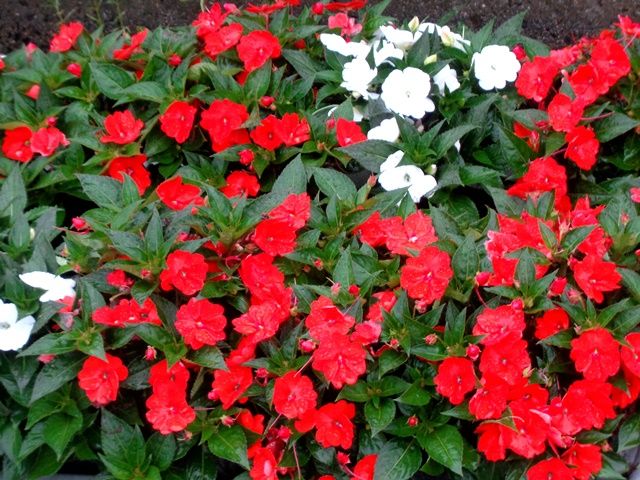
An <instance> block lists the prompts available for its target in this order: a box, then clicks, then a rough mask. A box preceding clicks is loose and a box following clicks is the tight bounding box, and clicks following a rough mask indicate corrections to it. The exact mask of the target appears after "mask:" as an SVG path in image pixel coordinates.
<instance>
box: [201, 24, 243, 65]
mask: <svg viewBox="0 0 640 480" xmlns="http://www.w3.org/2000/svg"><path fill="white" fill-rule="evenodd" d="M241 37H242V25H240V24H239V23H232V24H231V25H228V26H226V27H222V28H220V29H219V30H216V31H215V32H209V33H207V34H206V35H205V36H204V51H205V53H206V54H207V55H208V56H209V57H210V58H211V59H213V60H215V59H216V57H217V56H218V55H220V54H221V53H223V52H226V51H227V50H230V49H231V48H233V47H235V46H236V45H237V44H238V42H239V41H240V38H241Z"/></svg>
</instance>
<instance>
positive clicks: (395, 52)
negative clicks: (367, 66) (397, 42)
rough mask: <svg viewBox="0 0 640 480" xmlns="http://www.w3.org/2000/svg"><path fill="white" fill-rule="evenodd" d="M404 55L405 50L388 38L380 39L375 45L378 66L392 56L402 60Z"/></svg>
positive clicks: (374, 50) (374, 55)
mask: <svg viewBox="0 0 640 480" xmlns="http://www.w3.org/2000/svg"><path fill="white" fill-rule="evenodd" d="M403 57H404V52H403V51H402V50H401V49H399V48H396V47H395V46H394V45H393V43H391V42H387V41H386V40H380V41H379V42H378V43H377V44H376V45H375V46H374V47H373V59H374V61H375V62H376V67H379V66H380V65H381V64H383V63H384V62H388V61H389V59H390V58H397V59H398V60H402V58H403Z"/></svg>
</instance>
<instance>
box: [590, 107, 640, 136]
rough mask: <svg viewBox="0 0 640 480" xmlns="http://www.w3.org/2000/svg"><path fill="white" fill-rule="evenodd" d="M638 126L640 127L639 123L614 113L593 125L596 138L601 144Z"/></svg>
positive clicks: (622, 114)
mask: <svg viewBox="0 0 640 480" xmlns="http://www.w3.org/2000/svg"><path fill="white" fill-rule="evenodd" d="M638 125H640V121H638V120H634V119H633V118H631V117H628V116H627V115H625V114H624V113H618V112H614V113H613V114H612V115H610V116H609V117H607V118H605V119H603V120H600V121H599V122H597V123H596V124H595V131H596V137H598V140H600V142H601V143H606V142H610V141H611V140H613V139H614V138H617V137H619V136H620V135H622V134H624V133H627V132H628V131H629V130H631V129H633V128H636V127H637V126H638Z"/></svg>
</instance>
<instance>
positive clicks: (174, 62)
mask: <svg viewBox="0 0 640 480" xmlns="http://www.w3.org/2000/svg"><path fill="white" fill-rule="evenodd" d="M167 61H168V62H169V65H171V66H172V67H177V66H178V65H180V64H181V63H182V57H181V56H180V55H178V54H177V53H174V54H173V55H171V56H170V57H169V59H168V60H167Z"/></svg>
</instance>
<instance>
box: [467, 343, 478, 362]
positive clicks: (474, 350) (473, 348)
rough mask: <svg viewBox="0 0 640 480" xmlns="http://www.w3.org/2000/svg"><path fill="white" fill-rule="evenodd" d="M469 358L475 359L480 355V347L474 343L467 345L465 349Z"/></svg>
mask: <svg viewBox="0 0 640 480" xmlns="http://www.w3.org/2000/svg"><path fill="white" fill-rule="evenodd" d="M465 354H466V355H467V357H468V358H469V360H472V361H474V362H475V361H476V360H477V359H478V357H479V356H480V347H478V346H477V345H475V344H473V343H472V344H471V345H468V346H467V350H466V352H465Z"/></svg>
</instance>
